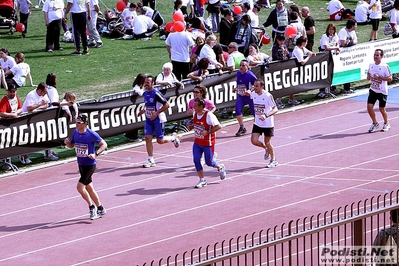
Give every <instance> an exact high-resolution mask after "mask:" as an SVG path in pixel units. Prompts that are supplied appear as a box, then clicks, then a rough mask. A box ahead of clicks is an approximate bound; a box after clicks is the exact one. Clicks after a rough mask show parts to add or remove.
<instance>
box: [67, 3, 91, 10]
mask: <svg viewBox="0 0 399 266" xmlns="http://www.w3.org/2000/svg"><path fill="white" fill-rule="evenodd" d="M68 3H72V7H71V10H70V12H71V13H83V12H87V9H86V4H87V3H90V0H68Z"/></svg>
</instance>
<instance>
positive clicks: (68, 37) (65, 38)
mask: <svg viewBox="0 0 399 266" xmlns="http://www.w3.org/2000/svg"><path fill="white" fill-rule="evenodd" d="M61 40H62V41H63V42H73V39H72V33H71V32H70V31H66V32H65V33H64V35H63V36H62V39H61Z"/></svg>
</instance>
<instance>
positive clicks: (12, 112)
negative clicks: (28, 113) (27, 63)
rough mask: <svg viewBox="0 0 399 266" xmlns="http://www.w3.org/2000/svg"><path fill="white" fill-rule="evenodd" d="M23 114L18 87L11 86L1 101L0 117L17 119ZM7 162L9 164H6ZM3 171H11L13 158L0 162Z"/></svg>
mask: <svg viewBox="0 0 399 266" xmlns="http://www.w3.org/2000/svg"><path fill="white" fill-rule="evenodd" d="M21 113H22V104H21V101H20V99H19V97H18V95H17V87H15V85H13V84H10V86H8V89H7V94H6V95H5V96H4V97H3V98H2V99H1V101H0V117H1V118H5V119H14V118H17V117H18V116H19V115H20V114H21ZM5 162H7V163H8V164H4V163H5ZM0 164H3V167H2V168H3V170H11V169H12V168H11V165H10V164H11V157H8V158H6V159H2V160H0Z"/></svg>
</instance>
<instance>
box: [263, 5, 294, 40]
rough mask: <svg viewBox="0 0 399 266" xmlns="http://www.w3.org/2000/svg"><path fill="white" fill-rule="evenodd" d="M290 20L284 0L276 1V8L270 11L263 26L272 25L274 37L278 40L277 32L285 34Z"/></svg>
mask: <svg viewBox="0 0 399 266" xmlns="http://www.w3.org/2000/svg"><path fill="white" fill-rule="evenodd" d="M289 22H290V14H289V11H288V9H287V8H285V6H284V0H277V1H276V8H275V9H273V10H272V12H270V14H269V16H268V17H267V19H266V21H265V23H263V26H264V27H265V28H267V27H269V26H272V38H273V41H274V42H275V41H276V36H277V34H284V33H285V28H287V26H288V24H289Z"/></svg>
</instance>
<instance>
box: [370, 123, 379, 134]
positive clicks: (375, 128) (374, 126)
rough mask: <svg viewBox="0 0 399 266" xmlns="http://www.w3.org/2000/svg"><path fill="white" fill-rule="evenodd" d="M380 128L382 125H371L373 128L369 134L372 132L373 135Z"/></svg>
mask: <svg viewBox="0 0 399 266" xmlns="http://www.w3.org/2000/svg"><path fill="white" fill-rule="evenodd" d="M379 127H380V124H378V123H373V124H371V127H370V129H369V132H370V133H373V132H375V131H376V130H377V129H378V128H379Z"/></svg>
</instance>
